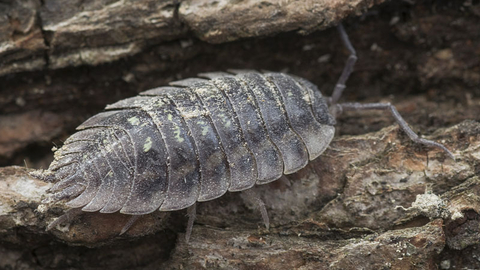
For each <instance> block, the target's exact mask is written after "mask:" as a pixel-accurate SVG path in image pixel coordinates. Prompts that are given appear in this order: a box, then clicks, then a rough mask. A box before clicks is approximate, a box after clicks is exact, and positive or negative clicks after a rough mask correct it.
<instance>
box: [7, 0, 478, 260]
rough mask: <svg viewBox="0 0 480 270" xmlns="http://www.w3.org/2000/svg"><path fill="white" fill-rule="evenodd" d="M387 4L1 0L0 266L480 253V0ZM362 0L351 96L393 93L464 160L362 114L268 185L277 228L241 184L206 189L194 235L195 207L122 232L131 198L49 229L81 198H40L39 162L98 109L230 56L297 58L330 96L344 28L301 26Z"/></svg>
mask: <svg viewBox="0 0 480 270" xmlns="http://www.w3.org/2000/svg"><path fill="white" fill-rule="evenodd" d="M381 2H383V1H368V0H358V1H340V0H339V1H321V0H318V1H313V0H309V1H253V0H245V1H210V0H202V1H193V0H192V1H189V0H185V1H174V0H165V1H149V0H142V1H53V0H45V1H35V0H25V1H11V2H2V3H0V63H1V64H0V166H5V167H2V168H0V269H105V268H107V269H110V268H111V269H358V268H363V269H462V268H463V269H479V268H480V264H479V261H478V260H477V259H476V258H478V257H479V256H480V253H479V250H480V241H479V239H480V237H479V235H480V230H479V228H480V224H479V220H480V216H479V213H480V190H479V189H480V188H479V187H480V185H479V183H480V178H479V173H480V123H479V120H480V114H479V112H480V86H479V85H480V49H479V48H480V3H479V1H476V0H473V1H464V2H462V1H455V2H449V1H417V3H415V4H412V3H410V2H408V1H390V2H386V3H383V4H380V3H381ZM347 3H348V4H347ZM361 14H362V16H360V15H361ZM349 15H350V18H349V19H347V20H346V21H345V26H346V29H347V31H348V33H349V35H350V38H351V40H352V43H353V44H354V46H355V48H356V50H357V53H358V55H359V61H358V64H357V66H356V68H355V72H354V73H353V75H352V77H351V79H350V80H349V81H348V83H347V85H348V86H347V90H346V93H345V96H344V98H343V100H348V101H359V102H379V101H381V102H391V103H393V104H395V105H396V106H397V109H398V110H399V111H400V113H401V114H402V115H403V116H404V117H405V119H406V120H407V122H409V123H410V124H411V126H412V127H413V128H414V129H415V131H417V132H419V133H420V134H425V137H427V138H429V139H433V140H436V141H438V142H441V143H443V144H445V145H446V146H447V148H449V149H451V150H452V152H453V153H454V155H455V157H456V160H455V161H454V160H451V159H449V158H447V157H446V156H445V155H444V153H442V152H440V151H438V150H436V149H430V148H425V147H422V146H419V145H416V144H414V143H412V142H411V141H410V140H409V138H408V137H407V136H406V135H405V134H404V133H403V132H402V131H401V130H399V128H398V126H397V125H395V124H393V125H392V119H391V117H390V116H389V115H388V114H384V113H379V112H362V113H353V112H349V113H348V114H344V115H341V116H340V117H339V118H338V119H337V121H338V127H337V131H338V132H337V133H338V134H337V137H336V138H335V139H334V141H333V142H332V144H331V145H330V147H329V148H328V149H327V151H326V152H325V153H324V154H323V155H322V156H321V157H320V158H318V159H317V160H314V161H312V162H311V163H310V164H309V165H308V166H307V167H306V168H304V169H303V170H301V171H299V172H297V173H295V174H293V175H289V176H287V178H286V179H282V180H279V181H276V182H274V183H271V184H268V185H265V186H260V187H257V188H255V189H256V191H257V192H258V193H259V194H260V196H261V198H262V199H263V200H264V201H265V204H266V206H267V210H268V213H269V216H270V219H271V228H270V229H269V230H266V229H265V228H264V227H263V225H262V223H261V216H260V213H259V212H258V210H257V209H256V207H255V205H254V204H253V203H252V202H250V201H249V200H248V198H247V197H245V196H243V195H242V194H241V193H229V194H227V195H225V196H223V197H221V198H219V199H217V200H214V201H211V202H206V203H201V204H199V205H198V207H197V209H198V218H197V220H196V223H195V226H194V228H193V234H192V238H191V240H190V243H188V244H187V243H185V241H184V231H185V225H186V217H185V214H186V212H185V211H177V212H155V213H153V214H150V215H146V216H144V217H142V218H141V219H140V220H139V221H138V222H137V223H136V224H135V225H134V226H133V227H132V228H131V229H130V230H129V231H128V232H127V233H126V234H124V235H122V236H119V235H118V234H119V232H120V230H121V229H122V227H123V226H124V224H125V223H126V222H127V220H128V217H127V216H124V215H121V214H99V213H85V214H83V215H81V216H79V217H77V218H74V219H72V222H71V223H69V224H65V225H63V226H58V227H57V228H55V229H53V230H52V231H50V232H45V227H46V225H47V224H48V223H49V222H51V221H52V220H54V219H55V218H56V217H58V216H60V215H61V214H62V213H64V211H65V210H67V209H66V208H65V206H63V205H62V204H57V205H43V204H41V200H42V199H43V198H45V196H47V194H46V190H47V189H48V187H49V185H50V184H47V183H44V182H42V181H39V180H37V179H34V178H32V177H31V176H29V174H28V173H29V172H30V171H32V170H34V169H36V168H45V167H47V166H48V164H49V162H50V160H51V159H52V154H51V152H50V148H52V146H53V145H54V144H61V142H62V141H63V140H64V139H65V138H67V137H68V136H69V135H70V134H71V133H73V132H74V128H75V126H77V125H78V124H80V123H81V122H82V121H83V120H85V119H86V118H88V117H89V116H91V115H92V114H95V113H98V112H99V111H101V109H102V108H103V107H104V106H105V105H106V104H108V103H112V102H114V101H117V100H119V99H122V98H125V97H128V96H133V95H135V94H137V93H138V92H141V91H143V90H147V89H149V88H153V87H156V86H160V85H165V84H166V83H168V82H169V81H172V80H175V79H180V78H186V77H192V76H194V75H195V74H197V73H200V72H206V71H218V70H225V69H228V68H237V69H238V68H247V69H266V70H275V71H283V72H289V73H291V74H295V75H298V76H301V77H304V78H307V79H309V80H311V81H312V82H314V83H315V84H317V85H318V86H319V88H320V89H321V91H322V92H323V93H324V94H326V95H329V94H330V93H331V91H332V89H333V87H334V85H335V83H336V80H337V78H338V77H339V74H340V73H341V70H342V68H343V64H344V62H345V60H346V58H347V52H346V50H345V49H344V48H343V46H342V44H341V42H340V40H339V38H338V35H337V33H336V31H335V30H334V29H327V30H325V31H317V32H314V33H312V34H310V35H307V36H303V35H299V33H300V34H306V33H310V32H313V31H315V30H322V29H326V28H328V27H330V26H332V25H334V24H336V23H337V22H338V21H340V20H343V19H344V18H345V17H347V16H349ZM275 34H276V35H275ZM273 35H275V36H273ZM245 38H247V39H245ZM232 40H237V41H235V42H227V43H224V42H226V41H232ZM212 43H219V44H212ZM12 165H21V166H22V167H20V166H12ZM24 165H26V166H27V168H25V167H24Z"/></svg>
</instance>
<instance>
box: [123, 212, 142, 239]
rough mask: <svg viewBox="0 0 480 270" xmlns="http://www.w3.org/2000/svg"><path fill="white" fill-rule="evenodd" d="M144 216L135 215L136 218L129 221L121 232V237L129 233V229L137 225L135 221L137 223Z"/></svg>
mask: <svg viewBox="0 0 480 270" xmlns="http://www.w3.org/2000/svg"><path fill="white" fill-rule="evenodd" d="M141 216H142V215H135V216H132V217H131V218H130V219H129V220H128V221H127V224H125V226H123V228H122V230H121V231H120V234H119V235H122V234H124V233H126V232H127V231H128V229H130V227H132V226H133V224H134V223H135V221H137V220H138V219H139V218H140V217H141Z"/></svg>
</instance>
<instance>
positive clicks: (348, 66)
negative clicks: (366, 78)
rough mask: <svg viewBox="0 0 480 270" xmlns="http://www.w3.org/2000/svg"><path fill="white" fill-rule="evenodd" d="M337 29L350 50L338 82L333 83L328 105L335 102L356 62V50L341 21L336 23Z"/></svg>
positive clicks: (340, 94)
mask: <svg viewBox="0 0 480 270" xmlns="http://www.w3.org/2000/svg"><path fill="white" fill-rule="evenodd" d="M337 30H338V32H339V34H340V38H341V39H342V41H343V44H344V45H345V47H347V49H348V51H349V52H350V56H348V59H347V63H346V64H345V67H344V68H343V71H342V75H340V78H338V82H337V84H336V85H335V89H334V90H333V93H332V97H330V105H334V104H337V102H338V100H339V99H340V97H341V96H342V93H343V90H344V89H345V87H346V86H345V83H346V82H347V80H348V77H350V74H351V73H352V71H353V67H354V66H355V63H356V62H357V52H356V51H355V48H353V45H352V43H351V42H350V39H349V38H348V35H347V32H346V31H345V28H344V27H343V25H342V24H341V23H340V24H338V25H337Z"/></svg>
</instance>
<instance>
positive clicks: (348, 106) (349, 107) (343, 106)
mask: <svg viewBox="0 0 480 270" xmlns="http://www.w3.org/2000/svg"><path fill="white" fill-rule="evenodd" d="M336 106H337V108H338V109H339V112H342V111H359V110H382V111H388V110H389V111H390V113H391V114H392V116H393V118H394V119H395V121H396V122H397V123H398V125H399V126H400V128H401V129H402V130H403V131H404V132H405V133H407V135H408V137H410V139H411V140H412V141H414V142H416V143H421V144H424V145H428V146H431V147H436V148H439V149H441V150H443V151H445V153H447V154H448V155H449V156H450V158H452V159H453V160H455V157H454V156H453V153H452V152H450V150H448V149H447V148H446V147H445V146H444V145H443V144H440V143H437V142H434V141H431V140H426V139H423V138H420V137H419V136H418V135H417V134H416V133H415V132H414V131H413V130H412V129H411V128H410V127H409V126H408V124H407V122H406V121H405V120H404V119H403V118H402V116H401V115H400V113H398V111H397V109H396V108H395V107H394V106H393V105H391V104H390V103H366V104H362V103H340V104H337V105H336Z"/></svg>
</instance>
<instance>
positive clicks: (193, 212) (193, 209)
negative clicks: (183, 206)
mask: <svg viewBox="0 0 480 270" xmlns="http://www.w3.org/2000/svg"><path fill="white" fill-rule="evenodd" d="M187 216H188V222H187V229H186V232H185V242H187V243H188V241H190V236H191V235H192V229H193V222H194V221H195V218H196V217H197V204H196V203H195V204H193V205H192V206H190V207H189V208H188V209H187Z"/></svg>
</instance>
